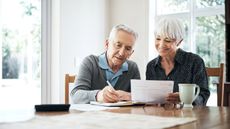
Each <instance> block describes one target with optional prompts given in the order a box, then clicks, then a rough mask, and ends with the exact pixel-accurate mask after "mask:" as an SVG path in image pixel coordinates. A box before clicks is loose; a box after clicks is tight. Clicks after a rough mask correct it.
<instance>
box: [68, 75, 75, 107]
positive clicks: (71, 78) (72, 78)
mask: <svg viewBox="0 0 230 129" xmlns="http://www.w3.org/2000/svg"><path fill="white" fill-rule="evenodd" d="M75 78H76V75H69V74H65V104H69V84H70V83H74V81H75Z"/></svg>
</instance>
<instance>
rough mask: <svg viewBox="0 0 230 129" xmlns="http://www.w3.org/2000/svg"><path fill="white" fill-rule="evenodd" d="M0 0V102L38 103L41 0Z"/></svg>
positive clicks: (39, 94)
mask: <svg viewBox="0 0 230 129" xmlns="http://www.w3.org/2000/svg"><path fill="white" fill-rule="evenodd" d="M0 3H1V4H0V6H1V7H0V17H1V18H0V30H1V35H0V46H1V54H0V55H1V57H2V58H1V60H0V72H1V75H0V82H1V83H0V103H1V104H5V105H7V104H9V105H10V104H11V103H13V104H14V106H16V105H17V104H16V103H17V102H18V103H19V104H18V106H20V105H34V104H36V103H41V0H32V1H31V0H0Z"/></svg>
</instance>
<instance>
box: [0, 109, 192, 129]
mask: <svg viewBox="0 0 230 129" xmlns="http://www.w3.org/2000/svg"><path fill="white" fill-rule="evenodd" d="M195 120H196V118H192V117H181V118H178V117H159V116H151V115H137V114H120V113H111V112H105V111H92V112H83V113H79V114H76V113H70V114H65V115H55V116H36V117H35V118H34V119H32V120H29V121H27V122H21V123H9V124H2V125H1V124H0V128H1V129H25V128H31V129H34V128H42V129H75V128H77V129H163V128H169V127H175V126H177V125H182V124H186V123H189V122H193V121H195Z"/></svg>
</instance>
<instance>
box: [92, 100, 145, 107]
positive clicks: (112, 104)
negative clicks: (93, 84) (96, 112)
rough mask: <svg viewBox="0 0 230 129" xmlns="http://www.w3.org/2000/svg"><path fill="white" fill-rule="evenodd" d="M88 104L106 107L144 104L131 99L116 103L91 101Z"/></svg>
mask: <svg viewBox="0 0 230 129" xmlns="http://www.w3.org/2000/svg"><path fill="white" fill-rule="evenodd" d="M90 104H92V105H100V106H106V107H122V106H132V105H144V104H145V103H141V102H132V101H119V102H116V103H103V102H96V101H91V102H90Z"/></svg>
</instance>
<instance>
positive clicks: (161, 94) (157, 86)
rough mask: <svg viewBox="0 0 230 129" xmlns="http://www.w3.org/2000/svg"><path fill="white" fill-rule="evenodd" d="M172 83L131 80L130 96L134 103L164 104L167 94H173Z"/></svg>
mask: <svg viewBox="0 0 230 129" xmlns="http://www.w3.org/2000/svg"><path fill="white" fill-rule="evenodd" d="M173 84H174V82H173V81H166V80H164V81H158V80H136V79H132V80H131V96H132V101H134V102H145V103H164V102H165V97H166V95H167V94H168V93H172V92H173Z"/></svg>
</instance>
